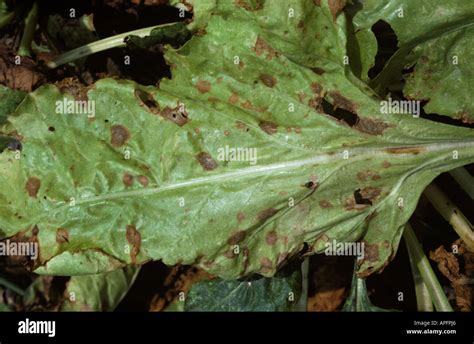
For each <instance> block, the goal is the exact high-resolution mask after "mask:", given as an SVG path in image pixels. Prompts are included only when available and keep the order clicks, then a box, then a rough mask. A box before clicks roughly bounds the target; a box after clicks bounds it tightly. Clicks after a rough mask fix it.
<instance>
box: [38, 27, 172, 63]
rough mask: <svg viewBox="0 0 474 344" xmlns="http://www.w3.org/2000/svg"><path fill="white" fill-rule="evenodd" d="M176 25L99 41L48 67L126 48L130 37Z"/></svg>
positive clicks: (76, 50) (60, 57) (71, 52)
mask: <svg viewBox="0 0 474 344" xmlns="http://www.w3.org/2000/svg"><path fill="white" fill-rule="evenodd" d="M175 24H176V23H168V24H162V25H156V26H150V27H146V28H143V29H138V30H134V31H129V32H125V33H121V34H119V35H115V36H112V37H108V38H104V39H101V40H99V41H95V42H91V43H89V44H86V45H83V46H81V47H79V48H76V49H73V50H71V51H68V52H66V53H64V54H62V55H59V56H58V57H57V58H56V59H55V60H54V61H51V62H48V63H47V64H46V65H47V66H48V67H49V68H51V69H53V68H57V67H59V66H61V65H63V64H66V63H69V62H72V61H75V60H77V59H80V58H82V57H85V56H89V55H92V54H95V53H98V52H101V51H104V50H108V49H112V48H120V47H124V46H125V45H126V42H125V38H127V37H128V36H139V37H144V36H148V35H150V33H151V32H152V31H153V30H154V29H156V28H159V27H166V26H171V25H175Z"/></svg>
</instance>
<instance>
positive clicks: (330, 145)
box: [0, 0, 474, 279]
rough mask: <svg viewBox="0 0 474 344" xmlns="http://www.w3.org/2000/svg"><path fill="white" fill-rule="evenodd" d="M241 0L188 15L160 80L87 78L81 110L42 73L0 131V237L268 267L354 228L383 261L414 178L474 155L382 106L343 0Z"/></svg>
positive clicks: (73, 256) (88, 261) (235, 272)
mask: <svg viewBox="0 0 474 344" xmlns="http://www.w3.org/2000/svg"><path fill="white" fill-rule="evenodd" d="M199 3H200V5H199V6H204V3H205V2H204V1H203V2H202V3H201V2H199ZM207 4H208V5H209V4H210V3H207ZM213 4H214V2H213ZM245 4H247V5H248V6H247V5H245ZM253 4H254V5H255V6H253V5H252V6H250V5H249V3H248V2H246V1H239V2H236V3H234V2H222V3H219V4H214V5H212V6H211V7H212V11H210V12H206V13H195V17H196V20H197V22H196V23H201V24H202V25H206V26H205V27H197V28H196V29H197V30H198V33H199V34H196V35H195V36H194V37H193V38H192V39H191V40H190V41H188V42H187V43H186V44H185V45H184V46H183V47H181V48H180V49H177V50H176V49H173V48H171V47H168V48H167V51H166V55H165V57H166V59H167V60H168V62H169V64H170V65H171V66H172V73H173V76H172V79H170V80H167V79H166V80H162V81H161V83H160V87H159V89H157V88H155V87H144V86H140V85H137V84H135V83H133V82H130V81H115V80H111V79H103V80H101V81H99V82H98V83H96V84H95V85H94V87H92V88H91V89H89V91H88V92H87V98H88V100H89V101H90V102H91V103H90V104H94V106H95V108H94V109H92V108H91V109H89V110H91V111H92V110H94V111H93V115H94V117H93V118H92V116H91V118H88V117H87V113H84V111H82V113H77V112H81V111H75V112H76V113H74V114H64V113H58V112H57V111H56V110H57V109H59V110H60V104H64V100H67V101H72V100H74V99H73V98H72V97H71V96H69V95H67V94H62V93H61V92H60V91H59V90H58V89H57V88H56V87H55V86H52V85H47V86H44V87H42V88H40V89H38V90H37V91H35V92H34V93H31V94H30V95H29V96H28V97H27V98H26V99H25V100H24V101H23V102H22V104H21V105H20V106H19V107H18V109H17V110H16V112H15V114H14V116H10V117H9V123H8V125H7V126H6V127H5V128H4V129H3V130H4V131H5V132H16V133H18V135H20V136H21V137H22V145H23V150H22V154H21V159H13V152H11V151H5V152H3V153H2V154H0V184H1V185H2V188H1V189H0V215H1V216H0V238H3V237H10V236H14V235H17V234H18V233H20V232H21V233H23V235H24V237H30V240H37V241H38V243H39V245H40V253H41V256H40V258H39V259H38V260H37V261H36V267H37V269H36V271H37V272H39V273H42V274H59V275H73V274H88V273H99V272H104V271H109V270H113V269H116V268H118V267H122V266H126V265H129V264H141V263H144V262H146V261H149V260H163V262H164V263H165V264H168V265H174V264H177V263H181V264H197V265H198V266H199V267H201V268H203V269H205V270H207V271H209V272H210V273H213V274H216V275H219V276H220V277H223V278H225V279H231V278H234V279H235V278H239V277H243V276H245V275H250V274H252V273H259V274H262V275H264V276H272V275H273V274H274V273H275V272H276V271H277V270H278V269H279V268H280V267H282V266H283V265H284V264H285V263H286V261H287V260H288V258H289V257H291V256H294V255H296V254H298V253H299V252H300V251H301V250H302V249H303V247H304V246H305V243H307V244H308V247H309V251H308V253H318V252H322V251H324V249H325V244H326V243H327V242H332V240H337V241H355V240H363V241H364V242H365V247H366V248H367V252H366V256H365V258H364V259H363V260H362V261H361V264H360V266H359V275H360V276H367V275H369V274H371V273H373V272H375V271H377V270H379V269H380V268H382V267H383V266H385V265H386V264H387V263H388V261H389V260H390V259H391V257H393V256H394V254H395V253H396V251H397V248H398V244H399V241H400V236H401V234H402V231H403V226H404V224H405V223H406V222H407V220H408V219H409V217H410V216H411V214H412V212H413V211H414V209H415V206H416V204H417V201H418V199H419V196H420V194H421V192H422V191H423V189H424V187H425V186H426V185H428V184H429V183H430V182H431V181H432V180H433V179H434V178H435V177H436V176H437V175H438V174H440V173H441V172H443V171H447V170H450V169H453V168H455V167H458V166H461V165H464V164H467V163H469V162H472V161H474V137H473V134H472V130H470V129H466V128H459V127H454V126H449V125H444V124H439V123H435V122H431V121H428V120H424V119H417V118H412V117H411V116H387V115H384V114H382V113H381V110H380V99H377V98H375V96H374V95H373V92H371V90H370V88H369V87H368V86H367V85H366V84H364V83H362V82H361V81H360V80H359V79H357V78H356V77H355V76H354V75H353V74H352V73H351V68H350V67H349V66H346V65H345V64H344V61H345V58H344V57H345V56H346V49H345V46H346V31H345V28H346V21H345V16H344V14H343V13H342V14H339V13H340V7H341V5H343V2H342V1H340V2H338V1H330V2H329V3H328V2H327V1H321V4H320V6H318V5H317V4H315V2H313V1H304V0H292V1H288V2H287V3H285V6H271V5H270V4H269V3H268V2H262V1H259V2H256V3H255V2H254V3H253ZM257 5H258V6H257ZM249 6H250V7H249ZM197 8H199V7H196V8H195V10H197ZM290 9H292V10H293V12H291V13H293V14H294V16H292V17H290V16H289V13H290ZM209 13H212V15H210V14H209ZM206 18H207V19H206ZM196 23H194V24H193V25H194V26H196V25H197V24H196ZM242 23H245V25H243V24H242ZM201 24H200V25H201ZM236 27H239V30H235V28H236ZM203 29H205V30H203ZM315 37H317V39H315ZM85 93H86V92H84V94H85ZM81 99H82V98H81ZM82 100H83V99H82ZM329 103H331V104H332V106H331V104H329ZM331 107H334V108H339V109H343V110H345V111H346V112H345V113H346V114H349V115H350V116H352V117H353V118H354V119H355V120H354V122H355V123H353V125H352V126H350V125H348V124H346V123H345V122H344V121H342V120H336V119H335V118H334V117H333V116H332V115H334V111H335V110H333V109H331ZM328 108H329V109H328ZM325 111H327V112H328V113H326V112H325ZM63 112H64V111H63ZM86 112H87V111H86ZM336 112H337V111H336ZM89 115H91V113H89ZM336 115H337V114H336ZM226 147H227V148H226ZM231 148H233V149H240V151H241V152H247V153H249V154H248V155H247V156H241V159H240V160H239V161H234V160H235V159H230V157H231V156H225V152H226V149H231ZM453 151H455V152H456V155H455V158H453V156H454V155H453ZM254 152H257V156H256V159H254V158H255V156H254V155H253V153H254ZM250 153H252V154H250ZM65 238H66V239H67V240H66V239H65Z"/></svg>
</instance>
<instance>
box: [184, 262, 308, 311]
mask: <svg viewBox="0 0 474 344" xmlns="http://www.w3.org/2000/svg"><path fill="white" fill-rule="evenodd" d="M300 294H301V273H300V272H299V271H295V272H293V273H292V274H290V275H288V276H281V275H276V276H274V277H272V278H265V277H257V278H256V279H251V278H247V279H245V280H243V281H239V280H231V281H226V280H222V279H213V280H210V281H201V282H197V283H195V284H193V286H192V288H191V290H190V292H189V294H188V295H187V297H186V299H185V300H186V301H184V311H191V312H193V311H207V312H212V311H215V312H272V311H273V312H276V311H295V310H296V309H297V304H298V299H299V297H300Z"/></svg>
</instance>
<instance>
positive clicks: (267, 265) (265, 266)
mask: <svg viewBox="0 0 474 344" xmlns="http://www.w3.org/2000/svg"><path fill="white" fill-rule="evenodd" d="M260 265H261V271H262V272H270V271H271V269H272V267H273V263H272V261H271V259H270V258H268V257H263V258H262V259H261V260H260Z"/></svg>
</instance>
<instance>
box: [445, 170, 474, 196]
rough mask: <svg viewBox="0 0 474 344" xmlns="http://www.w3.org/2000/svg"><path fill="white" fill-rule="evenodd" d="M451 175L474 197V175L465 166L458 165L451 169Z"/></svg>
mask: <svg viewBox="0 0 474 344" xmlns="http://www.w3.org/2000/svg"><path fill="white" fill-rule="evenodd" d="M449 174H450V175H451V177H453V178H454V180H456V182H457V183H458V184H459V185H460V186H461V187H462V189H463V190H464V191H465V192H466V193H467V194H468V195H469V197H471V199H474V177H473V176H471V174H470V173H469V172H468V171H467V170H466V169H465V168H464V167H458V168H455V169H454V170H452V171H450V172H449Z"/></svg>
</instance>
